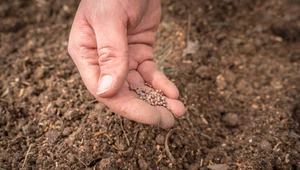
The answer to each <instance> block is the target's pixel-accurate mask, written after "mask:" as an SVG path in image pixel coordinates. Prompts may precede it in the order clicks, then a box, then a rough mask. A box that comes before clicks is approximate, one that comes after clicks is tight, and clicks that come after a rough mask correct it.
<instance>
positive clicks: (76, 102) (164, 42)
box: [0, 0, 300, 170]
mask: <svg viewBox="0 0 300 170" xmlns="http://www.w3.org/2000/svg"><path fill="white" fill-rule="evenodd" d="M78 3H79V1H78V0H69V1H55V0H47V1H45V0H26V1H24V0H1V1H0V72H1V74H0V169H1V170H3V169H5V170H9V169H21V168H22V169H163V170H167V169H189V170H196V169H201V170H205V169H212V170H217V169H218V170H225V169H262V170H265V169H277V170H279V169H292V170H293V169H294V170H299V169H300V136H299V135H300V128H299V123H300V12H299V11H300V2H299V0H272V1H265V0H243V1H236V0H203V1H202V0H198V1H176V0H163V2H162V4H163V15H162V21H161V25H160V28H159V32H158V34H157V41H156V43H155V46H154V49H155V53H156V54H159V53H161V52H163V54H161V55H159V56H158V57H157V58H156V61H157V63H158V65H159V68H160V69H161V70H162V71H163V72H164V73H165V74H166V75H167V76H168V77H169V78H170V79H171V80H172V81H174V83H175V84H176V85H177V86H178V88H179V90H180V93H181V96H180V100H181V101H183V102H184V104H185V106H186V115H185V116H184V117H183V118H181V119H177V120H176V123H175V126H174V127H173V128H172V129H169V130H163V129H160V128H158V127H152V126H148V125H143V124H139V123H135V122H132V121H129V120H127V119H124V118H122V117H120V116H118V115H116V114H114V113H113V112H111V111H110V110H109V109H108V108H107V107H105V106H104V105H102V104H99V103H98V102H97V101H95V100H94V99H93V97H92V96H91V95H90V94H89V92H88V91H87V89H86V88H85V86H84V85H83V83H82V81H81V78H80V76H79V73H78V71H77V69H76V67H75V65H74V63H73V62H72V60H71V59H70V57H69V55H68V53H67V43H68V42H67V41H68V34H69V31H70V27H71V24H72V20H73V17H74V14H75V11H76V8H77V6H78ZM163 49H165V50H163Z"/></svg>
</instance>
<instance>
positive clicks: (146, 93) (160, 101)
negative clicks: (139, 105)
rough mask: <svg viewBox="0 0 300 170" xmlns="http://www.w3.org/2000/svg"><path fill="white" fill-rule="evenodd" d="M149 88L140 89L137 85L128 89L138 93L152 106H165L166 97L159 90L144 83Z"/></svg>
mask: <svg viewBox="0 0 300 170" xmlns="http://www.w3.org/2000/svg"><path fill="white" fill-rule="evenodd" d="M145 85H146V86H148V87H149V89H146V90H142V89H140V88H139V87H133V86H130V90H132V91H134V92H136V94H138V95H139V97H140V99H141V100H143V101H145V102H147V103H148V104H150V105H152V106H164V107H166V106H167V102H166V97H165V95H164V93H163V92H162V91H161V90H155V89H153V88H152V86H151V85H150V84H148V83H145Z"/></svg>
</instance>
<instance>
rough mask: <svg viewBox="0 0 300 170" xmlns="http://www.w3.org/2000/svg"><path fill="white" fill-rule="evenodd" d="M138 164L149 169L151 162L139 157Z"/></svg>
mask: <svg viewBox="0 0 300 170" xmlns="http://www.w3.org/2000/svg"><path fill="white" fill-rule="evenodd" d="M138 164H139V167H140V169H149V164H148V163H147V162H146V161H145V159H143V158H142V157H140V158H139V160H138Z"/></svg>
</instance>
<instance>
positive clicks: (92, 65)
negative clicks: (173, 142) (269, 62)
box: [68, 0, 184, 128]
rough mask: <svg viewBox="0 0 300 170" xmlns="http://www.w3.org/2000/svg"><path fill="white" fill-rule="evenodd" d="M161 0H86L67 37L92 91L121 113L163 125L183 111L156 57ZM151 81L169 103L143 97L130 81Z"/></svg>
mask: <svg viewBox="0 0 300 170" xmlns="http://www.w3.org/2000/svg"><path fill="white" fill-rule="evenodd" d="M160 13H161V8H160V1H159V0H138V1H133V0H82V1H81V3H80V5H79V7H78V10H77V13H76V16H75V18H74V22H73V25H72V29H71V33H70V38H69V46H68V50H69V54H70V55H71V57H72V59H73V61H74V63H75V64H76V66H77V68H78V70H79V72H80V75H81V77H82V80H83V82H84V84H85V85H86V87H87V89H88V90H89V92H90V93H91V94H92V95H93V96H94V97H95V98H96V99H97V100H98V101H100V102H102V103H104V104H105V105H106V106H108V107H109V108H111V109H112V110H113V111H114V112H115V113H118V114H119V115H121V116H123V117H125V118H128V119H131V120H134V121H137V122H140V123H146V124H151V125H158V126H160V127H162V128H170V127H171V126H172V125H173V124H174V117H173V115H174V116H176V117H181V116H183V114H184V106H183V104H182V103H181V102H180V101H179V100H177V98H178V96H179V92H178V89H177V88H176V86H175V85H174V84H173V83H172V82H171V81H169V80H168V79H167V77H166V76H165V75H164V74H162V73H161V72H160V71H159V70H158V69H157V66H156V64H155V63H154V61H153V56H154V55H153V51H152V47H151V46H152V45H153V43H154V40H155V35H156V31H157V28H158V25H159V22H160ZM145 82H148V83H149V84H151V85H152V86H153V88H155V89H161V90H162V91H163V93H164V94H165V95H166V96H167V99H166V102H167V108H168V109H167V108H165V107H162V106H151V105H149V104H147V103H146V102H144V101H142V100H140V99H139V98H138V96H137V94H135V92H134V91H130V90H129V85H133V86H136V87H141V88H146V86H145V85H144V84H145Z"/></svg>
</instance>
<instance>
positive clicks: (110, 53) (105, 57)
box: [98, 47, 117, 66]
mask: <svg viewBox="0 0 300 170" xmlns="http://www.w3.org/2000/svg"><path fill="white" fill-rule="evenodd" d="M98 56H99V58H98V63H99V65H100V66H101V65H105V64H106V63H110V62H112V61H113V60H114V58H116V56H117V52H116V50H115V49H114V48H112V47H103V48H99V49H98Z"/></svg>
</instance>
